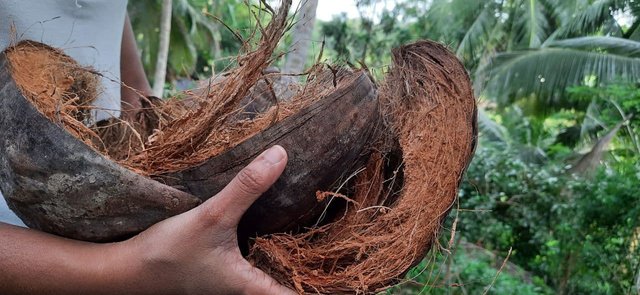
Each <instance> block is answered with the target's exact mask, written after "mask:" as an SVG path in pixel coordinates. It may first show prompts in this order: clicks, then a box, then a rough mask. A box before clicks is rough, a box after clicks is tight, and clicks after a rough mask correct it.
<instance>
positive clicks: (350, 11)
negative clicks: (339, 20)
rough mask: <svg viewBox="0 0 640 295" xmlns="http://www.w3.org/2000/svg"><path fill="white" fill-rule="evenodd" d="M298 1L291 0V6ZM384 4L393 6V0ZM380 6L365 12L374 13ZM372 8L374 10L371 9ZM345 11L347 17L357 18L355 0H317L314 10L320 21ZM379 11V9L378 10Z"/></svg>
mask: <svg viewBox="0 0 640 295" xmlns="http://www.w3.org/2000/svg"><path fill="white" fill-rule="evenodd" d="M300 1H304V0H293V7H298V4H299V3H300ZM383 3H384V4H380V5H390V6H393V1H383ZM381 8H382V7H377V8H375V7H374V8H372V9H368V10H369V11H366V13H375V10H381ZM371 10H374V11H371ZM343 12H344V13H346V14H347V17H348V18H358V17H360V14H359V13H358V9H357V8H356V0H318V9H317V10H316V18H317V19H318V20H321V21H329V20H331V19H332V18H333V16H334V15H339V14H340V13H343ZM378 12H379V11H378Z"/></svg>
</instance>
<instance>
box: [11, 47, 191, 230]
mask: <svg viewBox="0 0 640 295" xmlns="http://www.w3.org/2000/svg"><path fill="white" fill-rule="evenodd" d="M0 189H1V190H2V193H3V195H4V197H5V198H6V200H7V203H8V204H9V207H10V208H12V209H13V210H14V211H15V212H16V214H17V215H18V216H19V217H20V218H21V219H22V220H23V221H24V222H25V224H26V225H28V226H29V227H31V228H36V229H40V230H43V231H46V232H49V233H54V234H57V235H61V236H65V237H70V238H75V239H81V240H86V241H111V240H119V239H123V238H126V237H129V236H131V235H133V234H135V233H138V232H140V231H142V230H144V229H145V228H147V227H149V226H151V225H153V224H154V223H157V222H158V221H160V220H163V219H166V218H167V217H170V216H172V215H175V214H178V213H181V212H184V211H186V210H188V209H190V208H193V207H194V206H196V205H197V204H199V203H200V200H199V199H198V198H196V197H194V196H192V195H189V194H188V193H185V192H181V191H179V190H177V189H174V188H171V187H169V186H166V185H163V184H161V183H158V182H156V181H153V180H151V179H149V178H146V177H143V176H140V175H137V174H135V173H133V172H131V171H129V170H127V169H124V168H122V167H120V166H119V165H117V164H115V163H114V162H112V161H110V160H108V159H106V158H105V157H103V156H102V155H100V154H99V153H97V152H96V151H95V150H93V149H91V148H90V147H89V146H87V145H86V144H84V143H83V142H81V141H80V140H78V139H77V138H75V137H73V136H72V135H71V134H69V133H68V132H67V131H66V130H65V129H63V128H62V127H60V126H58V125H57V124H54V123H53V122H52V121H51V120H49V119H47V118H45V117H44V116H43V115H42V114H41V113H40V112H39V111H38V110H37V109H36V108H35V107H34V106H33V105H32V104H31V103H30V102H29V101H28V100H27V99H26V98H25V97H24V96H23V94H22V93H21V91H20V89H19V88H18V86H17V85H16V84H15V82H14V81H13V78H12V76H11V72H10V70H9V65H8V61H7V58H6V55H5V54H4V53H2V54H0Z"/></svg>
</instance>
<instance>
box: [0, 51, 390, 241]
mask: <svg viewBox="0 0 640 295" xmlns="http://www.w3.org/2000/svg"><path fill="white" fill-rule="evenodd" d="M20 46H26V47H28V48H29V50H46V51H48V52H51V53H53V54H54V55H55V56H57V57H58V58H61V59H63V60H64V62H65V63H67V64H68V63H73V61H71V60H69V59H68V57H65V56H64V55H63V54H62V53H61V52H59V51H57V50H55V49H53V48H50V47H48V46H46V45H42V44H39V43H35V42H27V43H21V44H18V45H17V47H14V49H12V50H20ZM0 61H1V62H2V64H1V65H2V66H1V67H0V69H2V70H1V72H2V76H1V77H2V79H1V80H0V85H2V96H1V98H2V99H1V100H2V102H1V104H0V109H1V110H0V112H1V114H3V116H2V119H1V120H2V121H1V122H2V125H1V126H3V128H2V130H1V131H0V136H1V137H0V138H2V139H3V142H2V145H0V152H1V153H2V156H0V159H1V160H2V161H0V163H1V164H0V168H2V172H1V173H2V174H0V176H1V179H2V182H0V188H1V189H2V191H3V192H4V193H5V196H6V198H7V201H8V203H9V204H10V206H11V207H12V208H13V209H14V210H15V211H16V212H17V213H18V215H19V216H20V217H21V218H22V219H23V220H24V221H25V223H26V224H28V225H29V226H30V227H33V228H39V229H42V230H44V231H47V232H51V233H54V234H58V235H62V236H65V237H70V238H75V239H82V240H89V241H111V240H117V239H121V238H123V237H127V236H130V235H132V234H135V233H137V232H139V231H141V230H143V229H145V228H146V227H148V226H150V225H151V224H153V223H155V222H158V221H160V220H162V219H165V218H167V217H169V216H172V215H175V214H177V213H180V212H183V211H186V210H188V209H190V208H192V207H194V206H195V205H197V204H198V203H199V202H200V200H206V199H208V198H210V197H212V196H213V195H215V194H216V193H217V192H218V191H219V190H221V189H222V188H223V187H224V186H225V185H226V184H227V183H228V182H229V181H230V180H231V179H232V178H233V177H234V176H235V174H237V173H238V172H239V171H240V169H241V168H242V167H244V166H246V165H247V164H248V163H249V162H250V161H251V160H252V159H253V158H255V157H256V156H257V155H258V154H259V153H260V152H261V151H262V150H264V149H267V148H268V147H270V146H272V145H275V144H279V145H282V146H283V147H285V149H287V151H288V154H289V164H288V166H287V168H286V170H285V172H284V173H283V175H282V176H281V177H280V178H279V179H278V181H277V182H276V183H275V184H274V186H273V187H272V188H271V189H270V190H269V191H268V192H266V193H265V194H264V195H263V196H262V197H261V198H260V199H259V201H258V202H256V203H255V204H254V205H253V206H252V207H251V208H250V209H249V211H248V213H247V214H246V215H245V218H243V220H242V222H241V224H240V231H241V236H242V237H246V236H249V235H255V234H256V233H271V232H283V231H288V230H296V229H297V228H298V227H299V226H304V225H308V224H309V223H312V222H314V221H315V218H317V217H318V215H320V213H322V211H323V210H324V209H325V206H324V205H323V204H324V203H323V202H319V201H318V200H317V199H316V197H315V193H316V191H318V190H329V189H330V188H331V187H332V185H333V184H334V183H336V182H337V181H338V180H339V179H340V178H341V177H343V176H344V174H348V173H350V172H351V171H353V170H354V169H355V168H357V166H359V165H363V164H364V160H363V159H366V153H367V150H366V149H365V148H366V147H367V145H368V143H370V139H371V138H372V137H373V136H372V134H373V131H374V130H375V126H376V122H378V113H379V112H378V109H377V106H378V104H377V96H376V90H375V88H374V86H373V83H372V82H371V80H370V79H369V77H368V76H367V75H366V73H365V72H355V73H353V72H342V73H341V74H340V75H338V76H336V77H335V80H334V81H331V80H328V81H331V82H330V83H336V87H335V88H333V90H332V91H331V92H330V94H328V95H326V96H324V97H323V98H321V99H319V100H317V101H316V102H314V103H312V104H310V105H308V106H307V107H304V108H302V109H301V110H300V111H299V112H298V113H296V114H294V115H291V116H289V117H287V118H286V119H284V120H282V121H279V122H277V123H275V124H273V125H272V126H270V127H268V128H266V129H265V130H263V131H262V132H260V133H258V134H256V135H255V136H253V137H251V138H249V139H247V140H246V141H244V142H242V143H240V144H238V145H236V146H235V147H233V148H231V149H229V150H227V151H225V152H223V153H221V154H219V155H217V156H214V157H212V158H210V159H209V160H207V161H205V162H204V163H202V164H200V165H197V166H195V167H191V168H188V169H185V170H180V171H177V172H171V173H165V174H161V175H154V176H153V178H154V179H155V180H159V181H160V182H163V183H165V184H161V183H160V182H156V181H154V180H151V179H149V178H147V177H143V176H140V175H137V174H135V173H133V172H131V171H129V170H127V169H124V168H123V167H120V166H118V165H117V164H116V163H115V162H113V161H111V160H109V159H107V158H105V157H104V156H103V155H102V154H100V153H98V152H96V151H95V150H93V149H91V148H90V147H89V146H87V145H85V144H84V143H83V142H81V141H80V140H79V139H78V138H76V137H74V136H71V135H70V134H69V133H67V132H66V131H65V129H63V128H62V127H60V126H58V125H57V124H55V123H54V122H53V121H52V120H50V119H49V118H46V117H45V116H44V115H43V113H41V112H39V111H38V110H37V109H36V108H35V107H34V106H33V105H32V104H31V103H30V101H29V100H28V99H27V98H25V96H24V95H23V94H22V93H21V91H20V90H19V86H18V85H16V83H15V82H14V81H13V79H12V76H11V74H10V73H11V71H10V70H9V67H8V64H7V57H6V55H5V54H4V53H3V54H1V55H0ZM75 66H77V65H75ZM327 87H333V86H332V85H331V86H330V85H327ZM41 111H42V110H41ZM172 187H174V188H172ZM175 188H178V189H179V190H176V189H175ZM194 196H195V197H197V198H195V197H194ZM265 220H268V221H269V222H265Z"/></svg>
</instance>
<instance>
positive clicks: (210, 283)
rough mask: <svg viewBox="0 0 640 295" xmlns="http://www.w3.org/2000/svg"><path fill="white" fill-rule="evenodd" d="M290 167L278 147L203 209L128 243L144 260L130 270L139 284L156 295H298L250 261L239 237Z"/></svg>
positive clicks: (136, 256) (137, 257) (128, 248)
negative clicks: (241, 225)
mask: <svg viewBox="0 0 640 295" xmlns="http://www.w3.org/2000/svg"><path fill="white" fill-rule="evenodd" d="M286 163H287V154H286V151H285V150H284V149H283V148H282V147H280V146H274V147H272V148H270V149H269V150H267V151H265V152H264V153H262V154H261V155H260V156H258V157H257V158H256V159H255V160H254V161H253V162H251V164H249V165H248V166H247V167H245V168H244V169H243V170H242V171H240V173H238V175H237V176H236V177H235V178H234V179H233V180H232V181H231V183H229V184H228V185H227V186H226V187H225V188H224V189H223V190H222V191H220V192H219V193H218V194H217V195H215V196H214V197H212V198H211V199H209V200H208V201H206V202H205V203H203V204H202V205H200V206H198V207H196V208H194V209H192V210H190V211H188V212H185V213H183V214H181V215H178V216H175V217H172V218H169V219H167V220H165V221H162V222H160V223H158V224H156V225H154V226H152V227H151V228H149V229H148V230H146V231H144V232H142V233H141V234H139V235H138V236H136V237H134V238H132V239H130V240H128V241H125V242H122V243H121V244H120V245H119V247H122V249H126V250H123V252H127V253H129V255H133V257H134V258H133V260H132V261H136V260H138V261H139V262H140V263H134V264H139V265H137V266H133V267H131V268H130V269H129V270H131V271H133V272H134V275H135V276H137V278H136V280H137V281H139V282H145V283H143V284H145V285H146V284H153V285H155V287H154V288H153V289H156V290H158V291H159V292H160V293H156V294H295V293H294V292H293V291H291V290H289V289H287V288H285V287H283V286H281V285H280V284H278V283H277V282H276V281H275V280H273V279H272V278H271V277H269V276H268V275H266V274H265V273H264V272H262V271H261V270H259V269H257V268H255V267H253V266H252V265H251V264H250V263H249V262H248V261H247V260H245V259H244V258H243V257H242V255H241V254H240V250H239V248H238V242H237V237H236V230H237V225H238V222H239V221H240V218H241V217H242V215H243V213H244V212H245V211H246V209H247V208H249V206H250V205H251V204H252V203H253V202H254V201H255V200H256V199H257V198H258V197H259V196H260V195H261V194H262V193H263V192H265V191H266V190H267V189H268V188H269V187H270V186H271V185H272V184H273V183H274V182H275V181H276V180H277V179H278V177H279V176H280V174H281V173H282V171H283V170H284V167H285V165H286ZM141 276H142V277H141Z"/></svg>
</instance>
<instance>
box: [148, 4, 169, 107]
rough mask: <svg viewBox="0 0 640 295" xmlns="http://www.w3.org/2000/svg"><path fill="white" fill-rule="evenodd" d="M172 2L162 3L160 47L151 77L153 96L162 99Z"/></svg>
mask: <svg viewBox="0 0 640 295" xmlns="http://www.w3.org/2000/svg"><path fill="white" fill-rule="evenodd" d="M172 4H173V0H163V1H162V17H161V18H160V45H159V46H158V47H159V50H158V59H157V61H156V70H155V74H154V75H153V95H155V96H157V97H162V92H163V90H164V81H165V78H166V75H167V59H168V57H169V38H170V34H171V10H172V6H173V5H172Z"/></svg>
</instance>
